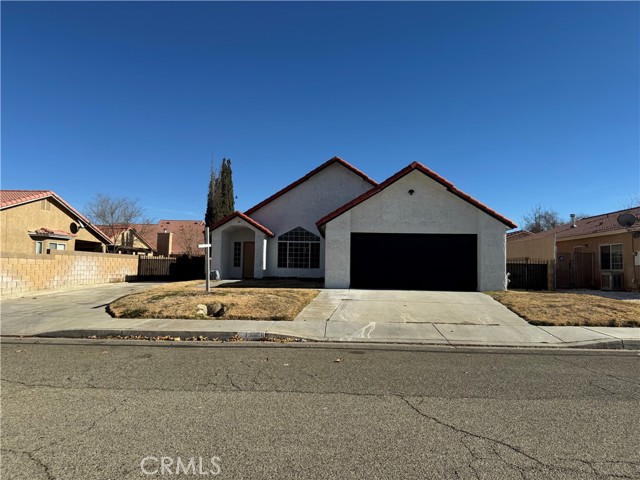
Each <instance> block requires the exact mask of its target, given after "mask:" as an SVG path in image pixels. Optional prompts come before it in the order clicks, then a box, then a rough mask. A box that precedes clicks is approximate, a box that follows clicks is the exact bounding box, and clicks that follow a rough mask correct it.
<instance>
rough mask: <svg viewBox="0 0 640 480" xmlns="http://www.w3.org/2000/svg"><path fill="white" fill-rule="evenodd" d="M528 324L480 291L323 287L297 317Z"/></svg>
mask: <svg viewBox="0 0 640 480" xmlns="http://www.w3.org/2000/svg"><path fill="white" fill-rule="evenodd" d="M320 319H322V320H328V321H330V322H376V323H447V324H456V325H512V326H526V325H528V324H527V322H526V321H524V320H523V319H522V318H520V317H519V316H518V315H516V314H515V313H513V312H512V311H511V310H509V309H507V308H506V307H505V306H503V305H502V304H500V303H498V302H496V301H495V300H494V299H493V298H491V297H490V296H488V295H485V294H483V293H478V292H423V291H399V290H323V291H322V292H321V293H320V295H318V296H317V297H316V298H315V300H313V301H312V302H311V303H310V304H309V305H308V306H307V308H305V309H304V310H303V311H302V313H301V314H300V315H299V316H298V318H296V320H320Z"/></svg>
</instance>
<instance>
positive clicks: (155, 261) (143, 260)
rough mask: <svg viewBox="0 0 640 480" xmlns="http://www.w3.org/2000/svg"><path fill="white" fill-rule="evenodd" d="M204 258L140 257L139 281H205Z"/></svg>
mask: <svg viewBox="0 0 640 480" xmlns="http://www.w3.org/2000/svg"><path fill="white" fill-rule="evenodd" d="M204 264H205V260H204V257H187V256H183V257H142V256H141V257H140V258H139V259H138V277H137V280H198V279H200V278H202V279H204V278H205V275H204Z"/></svg>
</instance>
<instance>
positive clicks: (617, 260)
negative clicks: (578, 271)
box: [600, 243, 624, 270]
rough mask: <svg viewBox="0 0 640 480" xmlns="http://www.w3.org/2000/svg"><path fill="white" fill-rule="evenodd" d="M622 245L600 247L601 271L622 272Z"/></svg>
mask: <svg viewBox="0 0 640 480" xmlns="http://www.w3.org/2000/svg"><path fill="white" fill-rule="evenodd" d="M623 268H624V266H623V263H622V244H621V243H615V244H613V245H600V270H622V269H623Z"/></svg>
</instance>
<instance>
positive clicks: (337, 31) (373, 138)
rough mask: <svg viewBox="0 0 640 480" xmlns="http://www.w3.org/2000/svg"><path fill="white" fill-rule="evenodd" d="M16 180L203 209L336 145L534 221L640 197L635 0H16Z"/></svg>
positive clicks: (10, 108)
mask: <svg viewBox="0 0 640 480" xmlns="http://www.w3.org/2000/svg"><path fill="white" fill-rule="evenodd" d="M1 9H2V188H5V189H52V190H54V191H56V192H57V193H58V194H60V195H61V196H62V197H63V198H64V199H66V200H67V201H69V202H70V203H71V204H72V205H74V206H76V207H78V208H80V209H82V207H83V206H84V205H85V204H86V203H87V202H88V201H89V200H90V199H91V198H92V197H93V196H94V194H96V193H98V192H101V193H105V194H110V195H114V196H129V197H134V198H139V200H140V203H141V205H142V206H144V207H145V209H146V211H147V214H148V215H149V216H151V217H154V218H155V219H161V218H164V219H187V218H203V217H204V208H205V201H206V193H207V184H208V176H209V166H210V161H211V156H212V154H213V156H214V158H215V161H216V164H219V162H220V160H221V159H222V157H223V156H225V157H229V158H231V159H232V166H233V172H234V186H235V190H236V194H237V196H238V198H237V200H236V207H237V208H238V209H239V210H244V209H247V208H249V207H250V206H252V205H253V204H255V203H257V202H259V201H260V200H262V199H264V198H265V197H267V196H269V195H271V194H272V193H274V192H275V191H277V190H278V189H280V188H282V187H284V186H285V185H287V184H288V183H290V182H292V181H294V180H296V179H297V178H299V177H300V176H302V175H304V174H305V173H307V172H308V171H309V170H311V169H313V168H314V167H316V166H317V165H319V164H321V163H322V162H324V161H325V160H327V159H329V158H331V157H333V156H335V155H338V156H341V157H342V158H344V159H345V160H347V161H348V162H350V163H352V164H353V165H354V166H356V167H358V168H360V169H361V170H363V171H365V172H366V173H367V174H368V175H369V176H371V177H373V178H374V179H376V180H378V181H382V180H384V179H385V178H387V177H388V176H390V175H392V174H393V173H395V172H396V171H397V170H399V169H401V168H402V167H404V166H406V165H407V164H409V163H410V162H412V161H420V162H422V163H424V164H425V165H426V166H427V167H429V168H431V169H433V170H435V171H436V172H438V173H439V174H441V175H442V176H444V177H446V178H447V179H449V180H451V181H452V182H453V183H454V184H456V185H457V186H458V187H459V188H461V189H462V190H464V191H466V192H467V193H469V194H471V195H473V196H475V197H476V198H478V199H479V200H481V201H482V202H484V203H486V204H488V205H489V206H490V207H492V208H494V209H496V210H498V211H499V212H500V213H502V214H504V215H506V216H507V217H510V218H512V219H513V220H515V221H516V222H518V223H519V222H520V220H521V219H522V215H523V213H524V212H526V211H527V210H528V209H530V208H531V207H532V206H534V205H536V204H542V205H543V206H547V207H550V208H553V209H556V210H558V211H559V212H560V213H561V214H562V215H563V216H565V217H568V215H569V213H571V212H576V213H578V212H584V213H589V214H597V213H602V212H606V211H611V210H617V209H620V208H622V207H621V205H622V203H623V202H624V201H625V199H626V198H628V197H629V196H630V195H632V194H634V193H638V191H639V190H640V121H639V119H640V99H639V86H640V80H639V75H640V4H639V3H637V2H626V3H606V2H568V3H555V2H533V3H528V2H527V3H521V2H496V3H458V2H450V3H417V2H411V3H360V2H357V3H335V2H331V3H328V2H327V3H289V2H284V3H218V2H216V3H204V2H196V3H152V2H137V3H126V2H94V3H76V2H69V3H49V2H45V3H32V2H23V3H12V2H2V5H1Z"/></svg>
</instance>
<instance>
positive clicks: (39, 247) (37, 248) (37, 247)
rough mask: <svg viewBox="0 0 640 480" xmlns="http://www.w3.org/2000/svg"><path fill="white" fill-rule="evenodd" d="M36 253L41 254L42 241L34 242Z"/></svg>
mask: <svg viewBox="0 0 640 480" xmlns="http://www.w3.org/2000/svg"><path fill="white" fill-rule="evenodd" d="M36 253H37V254H38V255H40V254H42V242H36Z"/></svg>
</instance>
